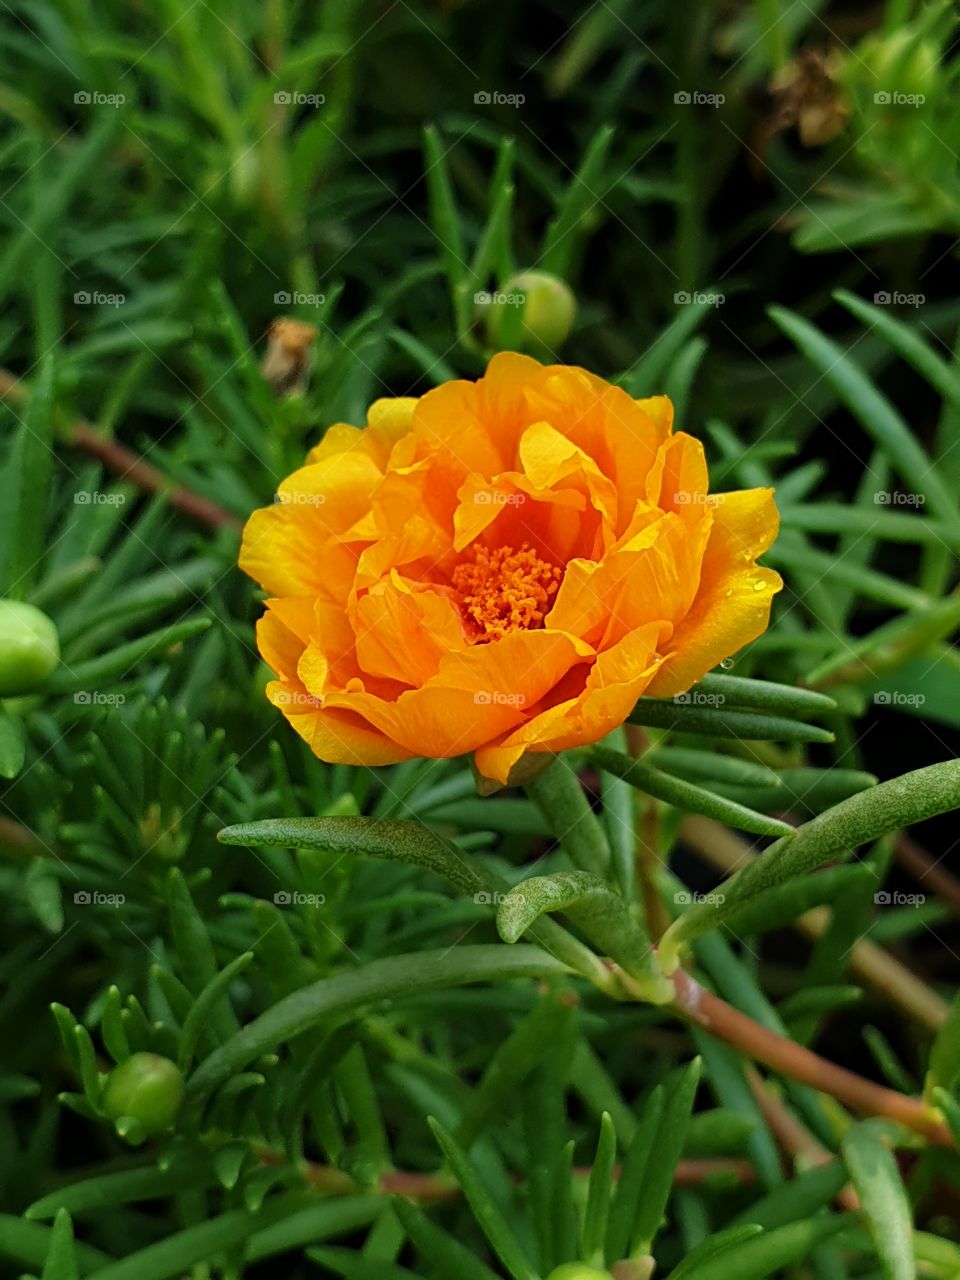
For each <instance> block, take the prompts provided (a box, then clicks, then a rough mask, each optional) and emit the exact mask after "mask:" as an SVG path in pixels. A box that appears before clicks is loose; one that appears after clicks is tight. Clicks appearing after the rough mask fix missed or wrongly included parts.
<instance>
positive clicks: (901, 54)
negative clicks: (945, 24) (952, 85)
mask: <svg viewBox="0 0 960 1280" xmlns="http://www.w3.org/2000/svg"><path fill="white" fill-rule="evenodd" d="M847 70H848V74H849V75H850V76H851V77H854V78H856V79H857V80H865V81H866V84H867V88H868V90H869V92H870V94H871V95H872V97H873V100H874V102H875V103H876V104H878V105H881V106H884V105H889V104H894V105H896V104H897V103H898V102H901V101H905V102H906V105H909V106H916V105H919V103H921V102H922V101H923V100H924V99H925V98H926V97H929V96H930V95H931V94H932V93H934V92H935V90H936V83H937V79H938V77H939V73H940V55H939V51H938V47H937V44H936V42H935V41H933V40H930V39H927V38H925V37H920V36H919V35H918V33H917V31H916V30H915V29H913V28H911V27H902V28H901V29H900V30H899V31H894V32H891V33H890V34H889V35H872V36H868V37H867V38H866V39H865V40H863V41H862V42H861V43H860V45H859V47H858V48H857V51H856V54H855V57H852V58H850V59H848V68H847Z"/></svg>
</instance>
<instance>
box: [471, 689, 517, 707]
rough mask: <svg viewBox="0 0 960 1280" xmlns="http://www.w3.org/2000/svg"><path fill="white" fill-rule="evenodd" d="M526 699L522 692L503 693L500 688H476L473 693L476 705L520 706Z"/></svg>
mask: <svg viewBox="0 0 960 1280" xmlns="http://www.w3.org/2000/svg"><path fill="white" fill-rule="evenodd" d="M526 700H527V696H526V694H524V693H504V691H503V690H502V689H478V690H477V692H476V693H475V694H474V695H473V701H474V702H475V703H476V705H477V706H478V707H522V706H523V704H524V703H525V702H526Z"/></svg>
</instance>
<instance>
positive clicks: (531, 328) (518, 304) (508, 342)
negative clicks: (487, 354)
mask: <svg viewBox="0 0 960 1280" xmlns="http://www.w3.org/2000/svg"><path fill="white" fill-rule="evenodd" d="M576 313H577V304H576V300H575V298H574V296H573V293H572V291H571V289H570V286H569V285H567V284H565V283H564V281H563V280H561V279H560V278H559V277H558V276H553V275H551V274H550V273H549V272H548V271H532V270H531V271H521V272H520V273H519V274H518V275H515V276H511V277H510V279H509V280H508V281H507V282H506V284H505V285H503V287H502V289H501V290H500V292H499V293H495V294H493V295H492V297H491V301H490V305H489V307H488V317H487V332H488V335H489V338H490V341H491V342H492V344H493V345H494V346H495V347H499V348H500V349H501V350H504V349H510V348H513V349H520V350H524V351H529V352H531V353H533V354H534V355H539V356H543V357H544V358H546V359H548V360H549V359H551V358H552V357H553V356H554V353H555V352H556V351H557V349H558V348H559V347H560V346H561V345H562V344H563V343H564V342H565V341H566V339H567V336H568V335H569V333H570V330H571V329H572V328H573V322H574V319H575V317H576Z"/></svg>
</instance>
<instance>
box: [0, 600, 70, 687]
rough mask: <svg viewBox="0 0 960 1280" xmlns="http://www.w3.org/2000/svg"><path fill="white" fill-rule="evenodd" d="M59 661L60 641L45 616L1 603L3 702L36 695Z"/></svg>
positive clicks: (0, 684) (28, 606)
mask: <svg viewBox="0 0 960 1280" xmlns="http://www.w3.org/2000/svg"><path fill="white" fill-rule="evenodd" d="M59 661H60V637H59V636H58V635H57V628H56V627H55V626H54V625H53V622H52V621H51V620H50V619H49V618H48V617H47V615H46V614H45V613H41V612H40V610H39V609H35V608H34V607H33V605H32V604H24V603H23V601H22V600H0V698H12V697H15V696H16V695H17V694H21V693H33V691H34V690H35V689H36V688H38V686H40V685H42V684H43V682H44V681H45V680H46V678H47V676H49V675H50V673H51V672H52V671H53V670H54V669H55V668H56V666H57V663H58V662H59Z"/></svg>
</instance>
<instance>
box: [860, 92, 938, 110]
mask: <svg viewBox="0 0 960 1280" xmlns="http://www.w3.org/2000/svg"><path fill="white" fill-rule="evenodd" d="M926 100H927V96H926V94H924V93H901V92H900V91H899V90H898V89H894V90H892V91H891V90H889V89H878V90H877V92H876V93H875V94H874V95H873V101H874V103H875V104H876V105H877V106H878V107H922V106H923V104H924V103H925V102H926Z"/></svg>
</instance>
